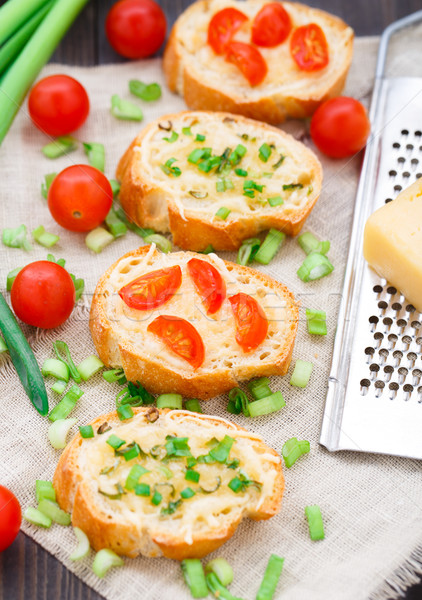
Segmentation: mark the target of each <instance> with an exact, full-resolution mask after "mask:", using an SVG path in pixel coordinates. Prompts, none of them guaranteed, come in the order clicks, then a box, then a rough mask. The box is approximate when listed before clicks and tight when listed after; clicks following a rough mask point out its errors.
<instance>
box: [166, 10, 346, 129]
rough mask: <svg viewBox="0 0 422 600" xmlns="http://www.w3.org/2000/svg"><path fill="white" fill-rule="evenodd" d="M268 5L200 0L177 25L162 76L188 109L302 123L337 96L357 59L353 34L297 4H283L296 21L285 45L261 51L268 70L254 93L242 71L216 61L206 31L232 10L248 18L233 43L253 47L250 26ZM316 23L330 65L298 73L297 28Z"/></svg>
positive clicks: (331, 18)
mask: <svg viewBox="0 0 422 600" xmlns="http://www.w3.org/2000/svg"><path fill="white" fill-rule="evenodd" d="M265 4H268V2H267V1H266V0H246V2H237V1H235V0H200V1H199V2H195V3H194V4H192V5H191V6H189V7H188V8H187V9H186V10H185V12H184V13H182V15H181V16H180V17H179V19H178V20H177V21H176V24H175V25H174V27H173V30H172V32H171V35H170V38H169V41H168V44H167V47H166V50H165V53H164V73H165V75H166V78H167V83H168V86H169V87H170V89H171V90H172V91H174V92H177V93H179V94H180V95H182V96H184V98H185V101H186V104H187V105H188V107H189V108H192V109H198V110H223V111H230V112H233V113H239V114H241V115H245V116H246V117H251V118H253V119H259V120H261V121H267V122H268V123H281V122H282V121H284V120H285V119H286V118H288V117H291V118H299V119H301V118H304V117H307V116H310V115H312V114H313V112H314V111H315V110H316V108H317V107H318V106H319V105H320V104H321V103H322V102H324V101H325V100H327V99H328V98H333V97H334V96H338V95H339V94H340V93H341V91H342V89H343V87H344V84H345V81H346V76H347V72H348V70H349V67H350V63H351V61H352V54H353V30H352V29H351V28H350V27H348V26H347V25H346V24H345V23H344V22H343V21H342V20H341V19H338V18H337V17H334V16H333V15H330V14H328V13H326V12H324V11H322V10H318V9H316V8H311V7H308V6H305V5H303V4H299V3H297V2H295V3H292V2H283V3H282V4H283V6H284V8H285V9H286V11H287V12H288V14H289V16H290V19H291V21H292V25H293V28H292V32H291V33H290V35H289V37H288V38H287V40H286V41H284V42H283V43H282V44H280V45H278V46H275V47H273V48H262V47H260V48H259V51H260V52H261V54H262V56H263V58H264V59H265V61H266V63H267V66H268V73H267V75H266V77H265V79H264V80H263V81H262V82H261V83H260V84H259V85H257V86H255V87H251V85H250V84H249V82H248V81H247V80H246V79H245V77H244V76H243V75H242V73H241V72H240V70H239V69H238V68H237V67H236V66H235V65H233V64H230V63H228V62H226V61H225V57H224V55H217V54H215V52H214V51H213V49H212V48H211V46H210V45H209V44H208V43H207V34H208V25H209V22H210V20H211V18H212V17H213V15H215V14H216V13H217V12H218V11H220V10H222V9H223V8H227V7H234V8H237V9H238V10H240V11H241V12H242V13H244V14H245V15H246V16H247V17H249V21H247V22H246V23H245V24H244V25H243V26H242V28H241V29H240V30H239V31H238V32H237V33H236V34H235V36H234V38H233V39H234V40H235V41H240V42H246V43H250V40H251V23H252V20H253V18H254V17H255V15H256V14H257V13H258V12H259V10H260V9H261V8H262V7H263V6H264V5H265ZM309 23H316V24H317V25H319V26H320V27H321V29H322V30H323V32H324V34H325V37H326V39H327V43H328V48H329V57H330V59H329V63H328V65H327V66H326V67H325V68H323V69H321V70H318V71H310V72H309V71H303V70H301V69H299V68H298V66H297V65H296V63H295V61H294V60H293V58H292V56H291V54H290V38H291V35H292V33H293V30H294V29H295V28H297V27H299V26H302V25H307V24H309Z"/></svg>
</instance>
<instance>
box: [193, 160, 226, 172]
mask: <svg viewBox="0 0 422 600" xmlns="http://www.w3.org/2000/svg"><path fill="white" fill-rule="evenodd" d="M220 163H221V157H220V156H211V158H207V159H206V160H201V162H199V163H198V169H199V170H200V171H203V172H204V173H209V172H210V171H211V169H213V168H214V167H216V166H218V165H219V164H220Z"/></svg>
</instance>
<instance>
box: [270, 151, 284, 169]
mask: <svg viewBox="0 0 422 600" xmlns="http://www.w3.org/2000/svg"><path fill="white" fill-rule="evenodd" d="M285 158H286V157H285V156H284V155H283V154H280V158H279V159H278V161H277V162H276V163H274V164H273V169H274V170H275V169H278V167H281V165H282V164H283V162H284V159H285Z"/></svg>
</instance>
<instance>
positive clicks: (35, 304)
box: [11, 260, 75, 329]
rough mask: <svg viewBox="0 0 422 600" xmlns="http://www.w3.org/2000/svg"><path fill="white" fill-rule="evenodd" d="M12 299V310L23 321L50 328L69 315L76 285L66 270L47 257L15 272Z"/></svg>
mask: <svg viewBox="0 0 422 600" xmlns="http://www.w3.org/2000/svg"><path fill="white" fill-rule="evenodd" d="M11 300H12V306H13V310H14V311H15V313H16V315H17V316H18V317H19V319H21V320H22V321H23V322H24V323H27V324H28V325H33V326H34V327H42V328H43V329H51V328H52V327H58V326H59V325H61V324H62V323H64V322H65V321H66V319H67V318H68V317H69V316H70V313H71V312H72V310H73V306H74V304H75V286H74V285H73V281H72V279H71V277H70V275H69V273H68V272H67V271H66V269H64V268H63V267H61V266H60V265H57V264H56V263H53V262H50V261H48V260H38V261H36V262H33V263H30V264H29V265H27V266H26V267H24V268H23V269H22V270H21V271H19V273H18V274H17V275H16V278H15V280H14V282H13V284H12V290H11Z"/></svg>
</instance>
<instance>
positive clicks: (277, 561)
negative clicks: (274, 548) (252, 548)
mask: <svg viewBox="0 0 422 600" xmlns="http://www.w3.org/2000/svg"><path fill="white" fill-rule="evenodd" d="M283 564H284V558H281V557H280V556H277V554H271V556H270V559H269V561H268V564H267V568H266V569H265V573H264V577H263V579H262V581H261V585H260V586H259V590H258V593H257V595H256V600H272V599H273V598H274V594H275V591H276V588H277V584H278V581H279V579H280V575H281V572H282V570H283Z"/></svg>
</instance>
